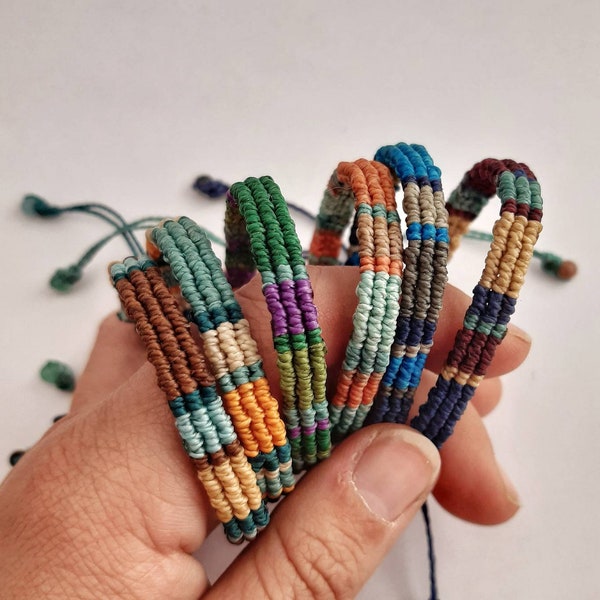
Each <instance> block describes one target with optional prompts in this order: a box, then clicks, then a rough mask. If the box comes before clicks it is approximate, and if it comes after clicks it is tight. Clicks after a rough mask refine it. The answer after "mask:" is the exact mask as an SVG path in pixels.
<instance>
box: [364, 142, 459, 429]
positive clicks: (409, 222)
mask: <svg viewBox="0 0 600 600" xmlns="http://www.w3.org/2000/svg"><path fill="white" fill-rule="evenodd" d="M375 160H378V161H380V162H382V163H383V164H385V165H386V166H387V167H389V169H390V170H391V171H392V173H393V174H394V175H395V177H396V178H397V179H398V180H399V181H400V183H401V184H402V188H403V190H404V197H403V201H402V206H403V210H404V213H405V214H406V239H407V245H406V248H405V249H404V252H403V260H404V272H403V277H402V296H401V300H400V314H399V316H398V320H397V322H396V335H395V337H394V344H393V346H392V351H391V356H390V362H389V365H388V367H387V369H386V372H385V375H384V377H383V380H382V382H381V384H380V386H379V391H378V393H377V396H376V398H375V402H374V406H373V409H372V410H371V412H370V414H369V417H368V422H369V423H379V422H381V421H388V422H394V423H406V421H407V419H408V413H409V411H410V408H411V406H412V402H413V398H414V394H415V391H416V388H417V386H418V385H419V382H420V381H421V374H422V372H423V368H424V366H425V361H426V359H427V356H428V354H429V351H430V349H431V347H432V345H433V334H434V333H435V329H436V326H437V322H438V318H439V315H440V310H441V307H442V296H443V293H444V288H445V286H446V282H447V280H448V271H447V267H446V265H447V260H448V211H447V210H446V208H445V201H444V192H443V190H442V183H441V171H440V170H439V169H438V168H437V167H436V166H435V165H434V164H433V161H432V159H431V157H430V156H429V154H428V152H427V150H426V149H425V148H424V147H423V146H419V145H417V144H412V145H408V144H403V143H401V144H397V145H396V146H384V147H383V148H380V149H379V150H378V151H377V153H376V154H375Z"/></svg>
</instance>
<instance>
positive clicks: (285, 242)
mask: <svg viewBox="0 0 600 600" xmlns="http://www.w3.org/2000/svg"><path fill="white" fill-rule="evenodd" d="M225 236H226V259H225V264H226V266H227V275H228V277H229V280H230V281H231V282H232V284H233V285H237V284H240V283H242V282H245V281H247V280H248V279H249V278H250V277H251V276H252V273H253V272H254V271H255V270H256V269H258V271H259V272H260V274H261V277H262V282H263V288H262V289H263V294H264V296H265V299H266V302H267V307H268V309H269V311H270V313H271V316H272V320H271V326H272V331H273V342H274V346H275V350H276V352H277V366H278V369H279V373H280V386H281V392H282V403H283V407H282V409H283V415H284V420H285V423H286V428H287V433H288V438H289V440H290V443H291V446H292V461H293V466H294V471H300V470H302V469H304V468H307V467H309V466H311V465H313V464H315V463H316V462H317V461H318V460H322V459H324V458H327V457H328V456H329V454H330V452H331V439H330V431H329V429H330V426H329V415H328V411H327V398H326V392H325V384H326V365H325V352H326V349H325V344H324V342H323V338H322V336H321V328H320V327H319V324H318V321H317V310H316V308H315V305H314V302H313V291H312V287H311V284H310V280H309V278H308V274H307V271H306V266H305V264H304V259H303V257H302V248H301V246H300V242H299V240H298V236H297V234H296V230H295V226H294V222H293V221H292V219H291V217H290V215H289V212H288V208H287V204H286V202H285V199H284V197H283V195H282V194H281V190H280V189H279V187H278V186H277V184H276V183H275V182H274V181H273V180H272V179H271V178H270V177H261V178H260V179H256V178H252V177H251V178H248V179H246V180H245V181H244V182H243V183H241V182H240V183H236V184H234V185H232V186H231V188H230V190H229V194H228V196H227V208H226V212H225Z"/></svg>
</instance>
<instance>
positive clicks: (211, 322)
mask: <svg viewBox="0 0 600 600" xmlns="http://www.w3.org/2000/svg"><path fill="white" fill-rule="evenodd" d="M152 239H153V241H154V243H155V244H156V246H157V248H158V249H159V250H160V253H161V257H162V259H163V260H164V261H165V262H166V263H168V265H169V266H170V269H171V272H172V274H173V276H174V277H175V279H176V280H177V282H178V283H179V286H180V289H181V295H182V297H183V298H184V300H185V301H186V302H187V303H188V304H189V306H190V309H191V311H190V312H191V315H192V318H193V321H194V322H195V323H196V325H197V326H198V330H199V333H200V338H201V341H202V349H203V352H204V354H205V356H206V359H207V362H208V364H209V367H210V369H211V372H212V374H213V376H214V378H215V380H216V383H217V386H218V389H219V391H220V392H221V394H222V397H223V403H224V405H225V409H226V411H227V413H228V415H229V416H230V417H231V420H232V422H233V426H234V427H235V431H236V433H237V435H238V437H239V439H240V441H241V443H242V445H243V447H244V450H245V453H246V456H247V457H248V459H249V460H250V463H251V464H252V467H253V469H254V471H255V472H256V474H257V477H258V483H259V485H260V487H261V490H262V491H263V492H264V493H266V495H267V496H268V497H269V498H270V499H273V500H274V499H277V498H278V497H279V496H280V495H281V494H282V492H288V491H291V489H292V488H293V487H294V478H293V475H292V471H291V449H290V445H289V442H288V441H287V438H286V435H285V427H284V425H283V422H282V421H281V419H280V418H279V408H278V404H277V401H276V400H275V398H273V396H272V395H271V393H270V389H269V384H268V382H267V380H266V378H265V375H264V372H263V370H262V359H261V357H260V355H259V353H258V348H257V346H256V342H255V341H254V339H253V338H252V336H251V334H250V326H249V324H248V321H247V320H246V319H244V316H243V314H242V310H241V308H240V305H239V304H238V302H237V300H236V299H235V297H234V295H233V290H232V289H231V286H230V285H229V284H228V283H227V281H226V279H225V276H224V274H223V271H222V268H221V263H220V261H219V260H218V259H217V257H216V256H215V254H214V252H213V251H212V248H211V245H210V243H209V241H208V239H207V237H206V235H205V234H204V232H203V231H202V230H201V229H200V228H199V227H198V226H197V225H196V224H195V223H194V222H193V221H192V220H191V219H189V218H187V217H181V218H180V219H178V220H177V221H170V220H168V221H165V222H163V223H162V225H161V226H160V227H157V228H155V229H154V230H153V231H152Z"/></svg>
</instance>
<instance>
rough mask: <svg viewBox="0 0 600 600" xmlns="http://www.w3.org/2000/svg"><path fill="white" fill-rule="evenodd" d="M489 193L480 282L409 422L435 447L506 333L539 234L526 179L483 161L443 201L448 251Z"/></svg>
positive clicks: (534, 194) (509, 166)
mask: <svg viewBox="0 0 600 600" xmlns="http://www.w3.org/2000/svg"><path fill="white" fill-rule="evenodd" d="M494 191H495V192H496V193H497V195H498V196H499V198H500V200H501V201H502V206H501V208H500V218H499V219H498V220H497V221H496V223H495V225H494V228H493V236H494V237H493V241H492V243H491V246H490V250H489V252H488V254H487V257H486V261H485V267H484V269H483V273H482V276H481V279H480V280H479V283H478V285H477V286H476V287H475V289H474V290H473V301H472V303H471V306H470V307H469V308H468V310H467V312H466V314H465V319H464V323H463V328H462V330H461V331H459V332H458V334H457V336H456V340H455V343H454V348H453V349H452V350H451V352H450V353H449V355H448V358H447V359H446V363H445V365H444V367H443V369H442V371H441V373H440V375H439V377H438V380H437V383H436V385H435V386H434V387H433V388H432V389H431V391H430V392H429V396H428V399H427V402H426V403H425V404H424V405H423V406H421V408H420V410H419V414H418V415H417V416H416V417H415V418H414V419H413V420H412V422H411V425H412V426H413V427H414V428H415V429H418V430H419V431H421V432H422V433H423V434H424V435H426V436H427V437H428V438H430V439H431V440H432V441H433V443H434V444H436V446H437V447H441V446H442V444H443V443H444V442H445V441H446V440H447V439H448V437H449V436H450V435H451V434H452V431H453V430H454V426H455V424H456V422H457V421H458V419H459V418H460V417H461V415H462V413H463V412H464V410H465V408H466V405H467V403H468V401H469V400H470V399H471V397H472V396H473V394H474V393H475V390H476V389H477V386H478V385H479V383H480V382H481V380H482V379H483V377H484V375H485V373H486V370H487V367H488V366H489V364H490V362H491V360H492V358H493V356H494V353H495V351H496V348H497V347H498V345H499V344H500V343H501V342H502V340H503V339H504V337H505V335H506V331H507V327H508V323H509V321H510V317H511V315H512V314H513V313H514V311H515V306H516V303H517V298H518V296H519V292H520V289H521V287H522V285H523V283H524V279H525V274H526V272H527V268H528V266H529V263H530V261H531V258H532V256H533V246H534V244H535V243H536V241H537V239H538V236H539V233H540V231H541V229H542V225H541V219H542V197H541V195H540V186H539V184H538V182H537V180H536V179H535V176H534V175H533V173H532V172H531V171H530V170H529V168H528V167H527V166H526V165H524V164H521V163H516V162H515V161H513V160H495V159H486V160H484V161H482V162H480V163H477V164H476V165H475V166H474V167H473V168H472V169H471V170H470V171H468V172H467V174H466V175H465V177H464V178H463V180H462V182H461V184H460V185H459V187H458V188H457V189H456V190H455V191H454V192H452V194H451V195H450V198H449V200H448V212H449V215H450V216H449V232H450V249H451V250H454V249H456V247H457V246H458V243H459V241H460V238H461V236H462V235H463V234H464V233H465V232H466V230H467V228H468V226H469V223H470V222H471V221H472V220H473V219H474V218H475V217H476V216H477V215H478V214H479V212H480V211H481V209H482V208H483V206H484V205H485V204H486V203H487V202H488V199H489V198H490V197H491V196H492V195H493V194H494Z"/></svg>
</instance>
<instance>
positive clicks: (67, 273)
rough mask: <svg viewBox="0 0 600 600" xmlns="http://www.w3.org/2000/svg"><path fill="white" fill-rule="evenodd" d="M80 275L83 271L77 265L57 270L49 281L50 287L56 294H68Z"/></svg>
mask: <svg viewBox="0 0 600 600" xmlns="http://www.w3.org/2000/svg"><path fill="white" fill-rule="evenodd" d="M82 275H83V271H82V269H81V267H80V266H79V265H71V266H70V267H67V268H66V269H57V270H56V271H55V272H54V275H52V277H51V279H50V287H51V288H53V289H55V290H57V291H58V292H68V291H69V290H70V289H71V288H72V287H73V285H74V284H75V283H77V282H78V281H79V280H80V279H81V276H82Z"/></svg>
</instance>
